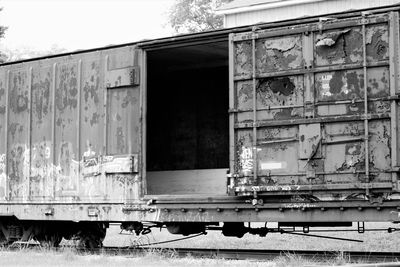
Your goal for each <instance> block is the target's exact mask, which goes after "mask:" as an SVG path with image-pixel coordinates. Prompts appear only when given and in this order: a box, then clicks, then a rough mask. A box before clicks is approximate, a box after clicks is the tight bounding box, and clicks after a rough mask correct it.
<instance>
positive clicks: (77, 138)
mask: <svg viewBox="0 0 400 267" xmlns="http://www.w3.org/2000/svg"><path fill="white" fill-rule="evenodd" d="M77 87H78V96H77V97H78V103H77V108H78V115H77V117H78V119H77V121H76V128H77V130H76V145H77V148H76V149H77V160H78V178H77V180H78V181H77V183H76V194H77V196H78V195H79V188H80V182H81V164H82V159H81V90H82V88H81V87H82V60H81V59H80V60H79V61H78V84H77Z"/></svg>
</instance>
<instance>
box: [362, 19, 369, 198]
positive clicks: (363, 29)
mask: <svg viewBox="0 0 400 267" xmlns="http://www.w3.org/2000/svg"><path fill="white" fill-rule="evenodd" d="M365 23H366V21H365V14H362V35H363V71H364V132H365V139H364V140H365V179H366V182H367V183H369V182H370V177H369V129H368V90H367V87H368V86H367V82H368V79H367V40H366V39H367V38H366V30H365ZM366 191H367V195H368V194H369V188H368V187H367V189H366Z"/></svg>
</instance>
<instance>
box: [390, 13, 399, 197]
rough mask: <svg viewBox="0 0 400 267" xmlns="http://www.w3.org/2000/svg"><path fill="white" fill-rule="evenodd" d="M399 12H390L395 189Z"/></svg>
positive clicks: (394, 176)
mask: <svg viewBox="0 0 400 267" xmlns="http://www.w3.org/2000/svg"><path fill="white" fill-rule="evenodd" d="M399 42H400V40H399V13H398V12H390V13H389V68H390V70H389V73H390V96H391V97H393V98H392V100H391V102H390V124H391V140H390V145H391V148H390V149H391V159H392V160H391V164H392V170H393V172H392V183H393V189H395V190H400V188H399V184H398V173H397V172H396V171H394V170H396V169H397V168H398V165H399V164H398V162H399V147H398V144H399V140H398V136H399V129H398V118H399V116H398V100H397V95H396V94H397V92H398V90H399Z"/></svg>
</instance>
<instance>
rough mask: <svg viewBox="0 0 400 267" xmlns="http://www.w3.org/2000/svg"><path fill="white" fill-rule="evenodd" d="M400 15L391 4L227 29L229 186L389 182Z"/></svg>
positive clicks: (358, 186) (281, 188)
mask: <svg viewBox="0 0 400 267" xmlns="http://www.w3.org/2000/svg"><path fill="white" fill-rule="evenodd" d="M398 23H399V21H398V14H397V13H391V14H389V15H371V16H367V17H366V18H354V19H350V20H344V21H341V20H334V21H328V22H324V23H316V24H309V25H303V26H297V27H296V26H294V27H291V28H290V29H287V28H282V29H275V30H260V31H256V32H249V33H243V34H238V35H233V37H232V38H233V40H234V44H233V45H234V47H233V52H232V55H231V56H232V57H233V60H234V63H235V66H234V70H233V74H231V75H233V77H232V79H233V80H234V85H233V86H232V88H231V90H233V92H232V94H233V97H234V100H235V101H233V103H231V109H232V111H233V112H234V121H233V122H231V127H233V128H234V132H235V137H234V146H235V149H234V153H235V154H234V155H231V156H233V158H232V160H233V162H234V166H233V168H234V170H232V172H233V173H235V175H234V176H235V177H236V178H237V179H236V187H235V190H236V192H237V193H239V194H242V193H245V194H249V193H252V192H253V191H260V192H264V193H265V192H275V193H276V192H283V193H287V194H293V193H294V192H299V191H301V190H315V191H318V190H323V191H324V194H326V193H327V192H328V190H341V191H343V190H344V189H352V190H367V194H368V190H369V188H387V189H388V190H389V191H390V190H392V189H394V190H397V187H398V184H397V182H398V180H397V176H392V173H393V174H394V172H395V171H396V170H397V167H398V166H397V164H398V163H397V149H398V148H397V147H396V146H393V144H392V140H393V139H397V136H398V131H397V130H396V129H397V126H396V125H397V121H396V120H395V119H394V117H392V116H391V113H394V114H397V111H396V110H397V107H396V105H394V106H393V105H392V103H395V102H393V101H396V100H395V99H396V95H395V94H394V93H393V92H394V90H393V89H392V90H391V89H390V88H393V87H394V86H395V83H394V81H392V80H394V78H391V77H396V75H397V74H396V72H395V65H396V64H398V62H396V61H390V62H389V54H390V53H392V57H394V56H395V55H396V53H397V50H398V42H399V40H398V34H399V33H398V32H396V33H395V32H393V30H392V29H395V28H396V27H397V26H396V25H397V24H398ZM390 30H392V33H391V35H390V36H389V31H390ZM389 51H392V52H389ZM394 51H396V52H394ZM396 66H397V65H396ZM390 68H391V69H392V70H391V72H390V71H389V70H390ZM391 105H392V106H391ZM392 158H393V159H396V160H393V161H392ZM393 177H395V178H393ZM344 195H345V194H344Z"/></svg>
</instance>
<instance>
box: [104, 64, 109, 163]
mask: <svg viewBox="0 0 400 267" xmlns="http://www.w3.org/2000/svg"><path fill="white" fill-rule="evenodd" d="M107 71H108V56H105V60H104V76H105V75H107ZM107 94H108V89H107V84H106V82H104V142H103V145H104V153H103V155H104V156H106V155H107V127H108V125H107V123H108V111H107V101H108V100H107Z"/></svg>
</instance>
